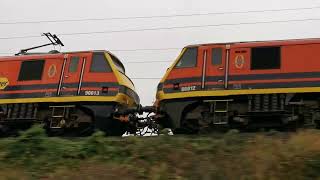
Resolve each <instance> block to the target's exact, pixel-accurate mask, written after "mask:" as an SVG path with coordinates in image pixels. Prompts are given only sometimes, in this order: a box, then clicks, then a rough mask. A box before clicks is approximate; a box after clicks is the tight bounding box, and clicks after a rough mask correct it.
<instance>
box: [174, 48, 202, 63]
mask: <svg viewBox="0 0 320 180" xmlns="http://www.w3.org/2000/svg"><path fill="white" fill-rule="evenodd" d="M197 56H198V48H187V49H186V51H185V52H184V53H183V55H182V56H181V58H180V60H179V62H178V63H177V64H176V66H175V68H188V67H196V65H197Z"/></svg>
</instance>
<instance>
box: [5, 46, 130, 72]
mask: <svg viewBox="0 0 320 180" xmlns="http://www.w3.org/2000/svg"><path fill="white" fill-rule="evenodd" d="M93 52H104V53H108V54H111V55H112V56H115V55H114V54H113V53H111V52H110V51H107V50H88V51H70V52H59V51H52V52H36V53H26V54H22V55H18V56H0V61H6V60H26V59H38V58H61V57H64V55H65V54H76V53H93ZM115 57H117V56H115ZM116 61H117V62H118V63H120V64H121V65H122V66H123V64H122V62H121V61H120V60H119V59H118V58H116ZM123 68H124V66H123Z"/></svg>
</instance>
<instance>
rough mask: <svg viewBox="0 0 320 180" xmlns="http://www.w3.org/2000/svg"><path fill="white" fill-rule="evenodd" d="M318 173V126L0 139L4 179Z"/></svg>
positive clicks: (34, 131)
mask: <svg viewBox="0 0 320 180" xmlns="http://www.w3.org/2000/svg"><path fill="white" fill-rule="evenodd" d="M112 178H113V179H152V180H153V179H154V180H161V179H204V180H206V179H208V180H209V179H320V132H319V131H315V130H307V131H302V132H298V133H293V134H289V135H288V134H286V133H277V132H272V133H265V134H263V133H256V134H254V133H252V134H241V133H240V134H239V133H238V132H237V131H230V132H229V133H225V134H212V135H205V136H160V137H145V138H138V137H128V138H109V137H105V136H104V134H103V133H101V132H97V133H95V134H94V135H92V136H91V137H87V138H81V139H78V138H75V139H62V138H51V137H50V138H49V137H47V136H46V135H45V132H44V130H43V129H42V128H40V127H33V128H31V129H29V130H28V131H26V132H23V133H21V135H20V136H19V137H17V138H8V139H0V179H112Z"/></svg>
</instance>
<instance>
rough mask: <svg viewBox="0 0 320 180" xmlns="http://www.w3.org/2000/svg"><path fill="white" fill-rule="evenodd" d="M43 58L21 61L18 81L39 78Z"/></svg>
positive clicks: (42, 66)
mask: <svg viewBox="0 0 320 180" xmlns="http://www.w3.org/2000/svg"><path fill="white" fill-rule="evenodd" d="M44 63H45V61H44V60H28V61H23V62H22V63H21V67H20V72H19V77H18V81H33V80H41V78H42V73H43V68H44Z"/></svg>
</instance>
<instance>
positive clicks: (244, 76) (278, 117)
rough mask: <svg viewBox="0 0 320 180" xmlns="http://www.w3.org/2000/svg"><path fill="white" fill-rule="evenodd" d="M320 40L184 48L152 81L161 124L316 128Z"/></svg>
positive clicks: (175, 126) (188, 127) (190, 127)
mask: <svg viewBox="0 0 320 180" xmlns="http://www.w3.org/2000/svg"><path fill="white" fill-rule="evenodd" d="M318 52H320V39H301V40H284V41H266V42H239V43H223V44H200V45H192V46H187V47H185V48H184V49H183V50H182V53H181V54H180V56H179V57H178V58H177V60H176V61H175V62H174V63H173V64H172V66H171V67H170V68H169V69H168V70H167V72H166V74H165V75H164V77H163V79H162V80H161V82H160V83H159V85H158V91H157V108H158V113H159V114H161V115H163V116H164V118H163V119H162V120H161V123H162V124H163V125H164V126H167V127H171V128H173V129H175V130H184V131H187V132H198V131H201V130H202V129H206V127H212V126H213V127H214V126H227V127H270V128H272V127H297V126H299V125H302V124H306V123H308V122H312V123H316V124H318V126H319V121H318V120H320V116H319V110H320V109H319V108H320V107H319V103H320V101H319V100H320V99H319V98H320V54H319V53H318Z"/></svg>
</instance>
